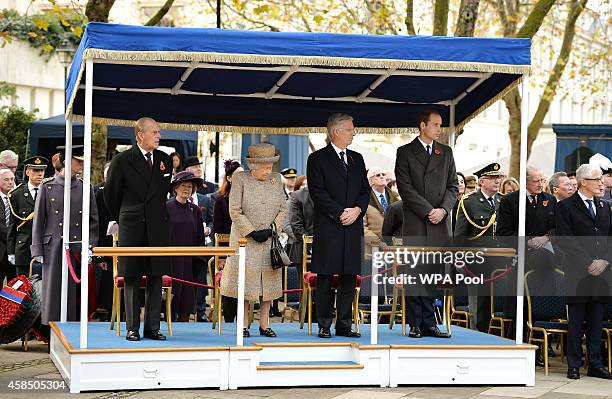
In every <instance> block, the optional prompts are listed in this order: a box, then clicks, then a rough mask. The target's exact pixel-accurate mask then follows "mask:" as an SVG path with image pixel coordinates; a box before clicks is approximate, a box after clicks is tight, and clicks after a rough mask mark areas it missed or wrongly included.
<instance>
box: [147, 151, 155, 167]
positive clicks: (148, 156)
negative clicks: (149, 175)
mask: <svg viewBox="0 0 612 399" xmlns="http://www.w3.org/2000/svg"><path fill="white" fill-rule="evenodd" d="M145 157H147V163H148V164H149V169H153V154H151V153H150V152H147V153H146V154H145Z"/></svg>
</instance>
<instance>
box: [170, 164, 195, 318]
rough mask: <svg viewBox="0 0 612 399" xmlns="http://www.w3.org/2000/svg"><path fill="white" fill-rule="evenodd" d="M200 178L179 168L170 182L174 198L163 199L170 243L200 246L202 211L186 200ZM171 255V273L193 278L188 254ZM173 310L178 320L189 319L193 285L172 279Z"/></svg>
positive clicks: (193, 306) (193, 307) (189, 279)
mask: <svg viewBox="0 0 612 399" xmlns="http://www.w3.org/2000/svg"><path fill="white" fill-rule="evenodd" d="M202 183H203V180H202V179H200V178H198V177H195V176H194V175H193V173H191V172H178V173H177V174H176V175H174V176H173V177H172V181H171V182H170V195H173V196H174V198H171V199H169V200H168V201H167V202H166V208H167V209H168V216H169V221H170V245H171V246H203V245H204V227H203V224H202V211H200V208H199V207H198V206H197V205H194V204H193V203H191V202H189V199H190V198H191V195H192V194H193V193H194V192H195V191H196V190H197V189H198V187H201V186H202ZM171 259H172V273H171V276H172V277H176V278H180V279H182V280H188V281H193V280H194V277H193V269H192V267H193V266H192V261H193V257H190V256H185V257H181V256H174V257H172V258H171ZM172 292H173V293H174V295H173V299H172V314H173V315H176V314H178V321H189V315H190V314H192V313H195V311H196V298H195V289H194V287H193V286H192V285H187V284H183V283H179V282H172Z"/></svg>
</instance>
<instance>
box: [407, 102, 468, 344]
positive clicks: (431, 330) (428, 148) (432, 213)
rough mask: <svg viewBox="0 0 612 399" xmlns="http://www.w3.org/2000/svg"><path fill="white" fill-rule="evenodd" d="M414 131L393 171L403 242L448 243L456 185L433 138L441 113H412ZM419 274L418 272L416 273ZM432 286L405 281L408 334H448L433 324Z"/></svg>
mask: <svg viewBox="0 0 612 399" xmlns="http://www.w3.org/2000/svg"><path fill="white" fill-rule="evenodd" d="M417 126H418V128H419V136H418V137H417V138H416V139H414V140H413V141H412V142H410V143H409V144H406V145H403V146H401V147H400V148H398V149H397V157H396V160H395V176H396V179H397V189H398V191H399V194H400V197H401V198H402V201H403V211H404V224H403V231H402V235H403V238H404V245H410V246H413V245H418V246H421V245H423V246H434V247H436V246H446V245H448V244H449V243H450V237H451V229H450V220H451V218H450V217H449V216H450V213H451V211H452V209H453V205H455V201H456V200H457V192H458V191H459V188H458V183H457V172H456V169H455V159H454V157H453V151H452V150H451V148H450V147H449V146H446V145H444V144H441V143H439V142H438V141H436V140H437V139H438V138H439V137H440V134H441V132H442V117H441V116H440V114H439V113H438V112H437V111H433V110H425V111H424V112H421V113H420V114H419V116H418V119H417ZM414 270H415V271H416V272H417V273H422V274H423V273H440V272H441V270H440V265H418V266H417V267H416V268H415V269H414ZM417 279H418V277H417ZM434 296H435V287H430V286H424V285H417V284H415V285H411V286H409V287H407V296H406V307H407V309H406V313H407V316H408V323H409V324H410V331H409V334H408V335H409V336H410V337H411V338H421V337H422V336H423V335H426V336H432V337H437V338H448V337H450V335H449V334H447V333H445V332H441V331H440V330H439V329H438V327H437V326H436V322H435V318H434V308H433V301H434Z"/></svg>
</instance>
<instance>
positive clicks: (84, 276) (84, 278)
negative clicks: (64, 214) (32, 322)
mask: <svg viewBox="0 0 612 399" xmlns="http://www.w3.org/2000/svg"><path fill="white" fill-rule="evenodd" d="M93 72H94V63H93V60H92V59H91V58H88V59H87V60H86V61H85V125H84V132H83V143H84V144H85V148H84V154H83V159H84V165H83V208H82V209H83V212H82V214H81V216H82V221H81V229H82V230H81V334H80V335H81V342H80V348H81V349H86V348H87V321H88V314H87V313H88V307H89V306H88V303H87V300H88V294H89V267H88V265H89V212H90V210H89V204H90V194H91V190H90V187H91V127H92V126H91V125H92V108H93ZM117 328H118V327H117Z"/></svg>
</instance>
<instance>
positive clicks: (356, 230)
mask: <svg viewBox="0 0 612 399" xmlns="http://www.w3.org/2000/svg"><path fill="white" fill-rule="evenodd" d="M327 135H328V138H329V139H330V141H331V142H330V143H329V144H328V145H327V146H326V147H324V148H322V149H320V150H318V151H315V152H313V153H312V154H310V156H309V157H308V166H307V176H308V189H309V191H310V196H311V198H312V202H313V203H314V222H313V227H314V235H313V248H312V265H311V271H312V272H314V273H317V294H316V295H317V298H316V309H317V321H318V323H319V337H321V338H331V332H330V327H331V323H332V320H333V317H332V303H331V300H330V299H331V296H330V293H331V284H332V276H333V275H334V274H338V275H339V285H338V291H337V299H336V308H337V316H338V317H337V320H336V335H339V336H345V337H352V338H358V337H360V336H361V334H359V333H357V332H354V331H352V330H351V325H352V317H351V313H352V312H351V308H352V303H353V297H354V292H355V285H356V281H357V274H359V272H360V271H361V264H362V263H363V215H364V214H365V212H366V209H367V207H368V202H369V200H370V184H369V183H368V179H367V177H366V168H365V163H364V161H363V157H362V156H361V154H359V153H358V152H355V151H351V150H348V149H347V147H348V146H349V145H350V144H351V142H352V141H353V136H354V135H355V127H354V126H353V118H352V117H351V116H349V115H346V114H333V115H331V116H330V117H329V119H328V121H327Z"/></svg>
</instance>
